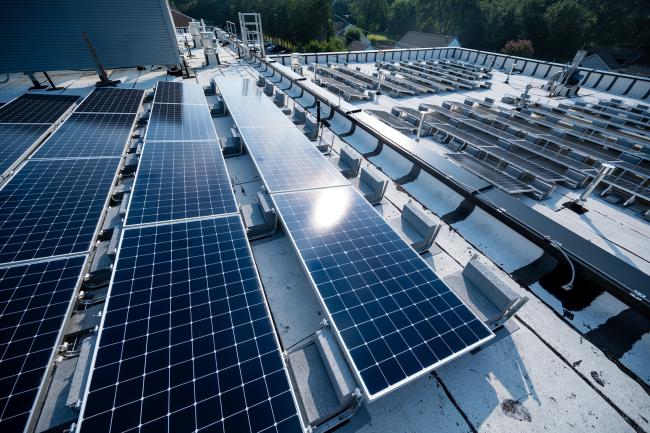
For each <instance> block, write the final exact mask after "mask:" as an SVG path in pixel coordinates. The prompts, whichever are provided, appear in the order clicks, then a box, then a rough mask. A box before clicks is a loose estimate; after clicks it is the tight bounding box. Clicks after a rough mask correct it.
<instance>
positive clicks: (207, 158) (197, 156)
mask: <svg viewBox="0 0 650 433" xmlns="http://www.w3.org/2000/svg"><path fill="white" fill-rule="evenodd" d="M231 212H237V203H236V202H235V196H234V194H233V191H232V188H231V186H230V179H229V177H228V172H227V171H226V164H225V162H224V160H223V156H222V155H221V151H220V149H219V143H218V142H156V141H151V142H147V143H146V144H145V146H144V149H143V153H142V156H141V158H140V163H139V168H138V175H137V182H136V184H135V188H134V191H133V194H132V196H131V203H130V205H129V214H128V217H127V224H142V223H150V222H160V221H169V220H176V219H183V218H193V217H202V216H209V215H218V214H223V213H231Z"/></svg>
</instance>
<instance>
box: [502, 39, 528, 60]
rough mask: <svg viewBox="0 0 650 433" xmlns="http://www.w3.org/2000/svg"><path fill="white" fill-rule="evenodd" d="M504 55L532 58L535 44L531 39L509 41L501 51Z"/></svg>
mask: <svg viewBox="0 0 650 433" xmlns="http://www.w3.org/2000/svg"><path fill="white" fill-rule="evenodd" d="M501 52H502V53H503V54H508V55H510V56H518V57H531V56H532V55H533V54H534V53H535V50H534V49H533V42H532V41H531V40H530V39H518V40H516V41H508V42H506V45H505V46H504V47H503V48H502V49H501Z"/></svg>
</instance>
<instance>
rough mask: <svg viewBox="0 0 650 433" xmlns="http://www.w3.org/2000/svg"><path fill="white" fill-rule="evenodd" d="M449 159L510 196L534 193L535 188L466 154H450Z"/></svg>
mask: <svg viewBox="0 0 650 433" xmlns="http://www.w3.org/2000/svg"><path fill="white" fill-rule="evenodd" d="M447 157H449V158H451V159H453V160H454V161H457V162H459V163H460V164H462V165H463V167H465V168H466V169H467V170H469V171H471V172H473V173H475V174H476V175H478V176H481V177H482V178H484V179H486V180H488V181H489V182H491V183H493V184H494V185H496V186H498V187H499V188H501V189H503V190H504V191H506V192H508V193H510V194H520V193H523V192H531V191H533V188H532V187H530V186H529V185H526V184H525V183H523V182H521V181H520V180H517V179H515V178H514V177H512V176H510V175H508V174H506V173H504V172H502V171H499V170H497V169H495V168H493V167H492V166H489V165H487V164H485V163H484V162H482V161H480V160H478V159H476V158H474V157H473V156H471V155H468V154H466V153H448V154H447Z"/></svg>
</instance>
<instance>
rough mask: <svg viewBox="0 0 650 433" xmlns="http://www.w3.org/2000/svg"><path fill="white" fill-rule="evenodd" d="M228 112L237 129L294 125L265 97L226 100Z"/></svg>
mask: <svg viewBox="0 0 650 433" xmlns="http://www.w3.org/2000/svg"><path fill="white" fill-rule="evenodd" d="M225 101H226V105H227V106H228V111H229V112H230V114H231V115H232V118H233V120H234V121H235V123H236V124H237V127H238V128H249V127H265V128H280V127H287V128H288V127H293V128H295V125H294V124H293V123H292V122H291V120H289V118H288V117H287V116H285V115H284V113H282V111H280V110H279V109H278V107H276V106H275V105H274V104H273V102H271V101H270V100H269V98H268V97H266V96H265V95H263V94H262V95H260V96H257V97H247V98H233V99H226V100H225Z"/></svg>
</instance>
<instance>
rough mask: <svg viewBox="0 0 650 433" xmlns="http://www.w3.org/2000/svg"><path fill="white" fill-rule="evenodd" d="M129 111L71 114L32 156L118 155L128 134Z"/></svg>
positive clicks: (77, 156)
mask: <svg viewBox="0 0 650 433" xmlns="http://www.w3.org/2000/svg"><path fill="white" fill-rule="evenodd" d="M134 121H135V116H134V115H133V114H101V113H100V114H85V113H84V114H77V113H74V114H72V115H71V116H70V117H69V118H68V119H67V120H66V121H65V122H64V123H63V124H62V125H61V126H60V127H59V129H57V130H56V131H55V132H54V134H52V136H50V137H49V138H48V139H47V141H45V143H43V145H42V146H41V147H39V149H38V150H37V151H36V153H35V154H34V158H79V157H105V156H120V155H122V153H123V152H124V147H125V146H126V143H127V141H128V139H129V137H130V135H131V128H132V127H133V122H134Z"/></svg>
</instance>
